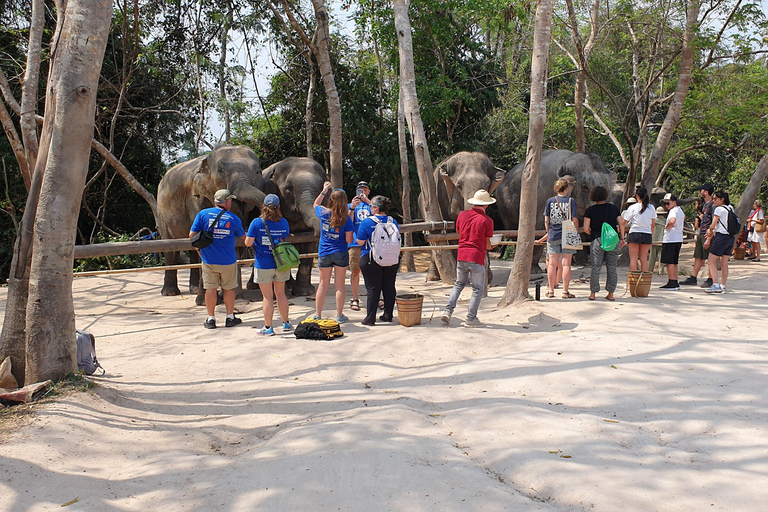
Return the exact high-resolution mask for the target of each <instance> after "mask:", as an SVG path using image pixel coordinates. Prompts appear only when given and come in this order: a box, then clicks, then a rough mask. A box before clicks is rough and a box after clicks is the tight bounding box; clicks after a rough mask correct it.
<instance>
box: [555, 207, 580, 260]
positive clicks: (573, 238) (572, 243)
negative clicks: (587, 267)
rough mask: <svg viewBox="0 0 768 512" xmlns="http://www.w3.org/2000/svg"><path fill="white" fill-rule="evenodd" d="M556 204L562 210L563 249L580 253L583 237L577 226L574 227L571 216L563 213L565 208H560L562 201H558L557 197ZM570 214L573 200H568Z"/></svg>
mask: <svg viewBox="0 0 768 512" xmlns="http://www.w3.org/2000/svg"><path fill="white" fill-rule="evenodd" d="M555 202H556V203H557V207H558V209H559V210H560V213H561V214H562V215H563V223H562V224H561V226H562V229H563V236H562V242H561V245H562V248H563V249H572V250H575V251H578V250H579V249H581V235H579V230H578V229H576V226H575V225H574V223H573V221H572V220H571V217H572V216H571V215H566V214H565V212H564V211H563V208H562V207H561V206H560V201H558V199H557V197H555ZM568 213H569V214H570V213H571V200H570V198H569V199H568Z"/></svg>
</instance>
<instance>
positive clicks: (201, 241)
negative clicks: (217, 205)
mask: <svg viewBox="0 0 768 512" xmlns="http://www.w3.org/2000/svg"><path fill="white" fill-rule="evenodd" d="M225 211H227V210H224V209H222V210H221V211H220V212H219V214H218V215H217V216H216V220H214V221H213V224H211V225H210V226H208V229H204V230H202V231H198V232H197V233H195V234H194V236H193V237H192V238H190V239H189V240H190V242H192V247H194V248H195V249H205V248H206V247H208V246H209V245H211V244H212V243H213V230H214V229H216V225H217V224H218V223H219V219H220V218H221V216H222V215H224V212H225Z"/></svg>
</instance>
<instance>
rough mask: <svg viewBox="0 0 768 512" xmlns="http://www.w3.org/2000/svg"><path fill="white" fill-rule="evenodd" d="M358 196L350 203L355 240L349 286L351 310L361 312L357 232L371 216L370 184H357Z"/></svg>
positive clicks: (364, 182) (350, 249)
mask: <svg viewBox="0 0 768 512" xmlns="http://www.w3.org/2000/svg"><path fill="white" fill-rule="evenodd" d="M355 192H356V195H355V197H353V198H352V202H351V203H349V216H350V217H352V224H353V225H354V228H355V238H354V239H353V240H352V243H350V244H349V270H350V271H351V272H352V274H351V275H350V276H349V284H350V285H351V287H352V298H351V299H349V309H351V310H352V311H360V295H359V290H360V251H361V245H360V244H358V243H357V230H358V228H359V227H360V223H361V222H363V221H364V220H365V219H367V218H368V217H370V216H371V200H370V199H369V198H370V197H371V189H370V188H369V187H368V182H366V181H361V182H360V183H358V184H357V189H356V191H355Z"/></svg>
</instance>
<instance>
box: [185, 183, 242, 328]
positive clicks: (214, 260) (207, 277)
mask: <svg viewBox="0 0 768 512" xmlns="http://www.w3.org/2000/svg"><path fill="white" fill-rule="evenodd" d="M214 198H215V199H214V202H215V204H216V206H215V207H213V208H206V209H205V210H202V211H201V212H199V213H198V214H197V216H196V217H195V221H194V222H193V223H192V227H191V228H190V231H189V237H190V238H192V237H193V236H195V234H197V233H198V232H200V231H205V230H209V231H212V232H213V242H212V243H211V245H209V246H208V247H204V248H202V249H200V250H199V251H200V258H201V259H202V261H203V263H202V269H203V288H205V307H206V309H207V310H208V318H207V319H206V320H205V323H204V324H203V326H204V327H205V328H206V329H215V328H216V316H215V315H214V310H215V309H216V299H217V297H216V290H217V289H218V287H219V286H221V289H222V292H223V295H224V306H225V307H226V309H227V320H226V323H225V325H226V327H234V326H236V325H238V324H239V323H241V322H242V320H240V319H239V318H237V317H236V316H235V288H237V253H235V242H236V239H237V238H245V230H244V229H243V223H242V222H241V221H240V217H238V216H237V215H235V214H233V213H231V212H230V211H229V209H230V208H231V207H232V200H233V199H236V198H235V196H234V195H233V194H232V193H230V191H229V190H227V189H221V190H217V191H216V195H215V196H214ZM217 219H218V220H217ZM214 223H215V225H214Z"/></svg>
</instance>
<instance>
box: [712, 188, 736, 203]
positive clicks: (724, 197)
mask: <svg viewBox="0 0 768 512" xmlns="http://www.w3.org/2000/svg"><path fill="white" fill-rule="evenodd" d="M712 195H713V196H714V197H719V198H720V199H722V200H723V205H724V206H728V205H729V204H731V198H730V197H728V192H725V191H723V190H718V191H717V192H715V193H714V194H712Z"/></svg>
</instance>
